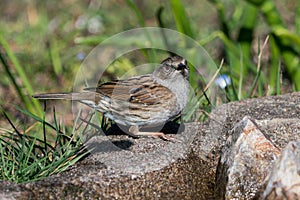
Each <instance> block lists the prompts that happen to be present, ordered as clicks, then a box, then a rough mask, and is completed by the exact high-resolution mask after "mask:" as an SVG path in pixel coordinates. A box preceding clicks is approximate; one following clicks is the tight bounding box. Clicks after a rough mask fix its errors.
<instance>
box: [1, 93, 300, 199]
mask: <svg viewBox="0 0 300 200" xmlns="http://www.w3.org/2000/svg"><path fill="white" fill-rule="evenodd" d="M244 116H249V118H251V119H253V120H254V119H255V120H254V121H255V123H253V124H257V127H258V130H260V131H261V132H262V133H263V135H264V136H266V137H265V138H267V139H268V138H269V139H270V141H271V143H272V144H273V145H274V147H273V146H271V143H270V144H269V143H265V142H262V143H260V142H259V141H266V142H267V141H268V140H267V139H265V138H263V137H262V136H260V134H258V130H257V131H256V132H257V134H258V135H256V137H254V138H260V139H259V140H257V143H253V142H252V143H251V141H248V144H249V147H251V145H252V147H253V145H254V144H259V145H261V147H263V146H264V145H265V144H267V145H268V147H270V148H272V150H273V151H272V152H269V151H264V150H263V149H261V150H260V151H261V153H262V155H265V156H266V157H267V158H268V159H270V158H271V157H272V155H274V157H276V156H275V155H277V151H276V149H280V150H281V149H282V148H285V147H286V145H287V144H288V142H289V141H292V140H295V141H297V140H299V130H300V123H299V119H300V93H292V94H288V95H281V96H275V97H265V98H260V99H249V100H245V101H241V102H233V103H229V104H226V105H222V106H220V107H218V108H216V109H215V110H214V111H213V112H212V113H211V114H210V118H209V119H208V120H207V121H206V122H205V123H188V124H185V128H184V131H183V132H179V133H177V134H175V135H172V136H174V137H175V138H176V139H179V140H181V142H175V143H170V142H166V141H163V140H161V139H153V138H139V139H134V138H131V137H129V136H127V135H124V134H123V135H122V134H119V135H109V136H106V137H103V136H101V135H99V136H97V137H94V138H92V140H91V141H90V142H89V145H90V146H89V147H93V145H94V147H96V149H94V150H93V151H92V154H91V155H90V156H88V157H87V158H86V159H84V160H83V161H81V162H79V163H77V164H76V165H74V166H72V167H70V168H69V169H68V170H67V171H65V172H63V173H60V174H56V175H53V176H50V177H47V178H45V179H43V180H40V181H36V182H30V183H22V184H14V183H11V182H3V181H2V182H0V185H1V186H0V196H1V197H7V198H15V199H159V198H161V199H200V200H201V199H220V198H225V193H221V192H220V191H226V188H225V189H224V188H223V189H222V188H221V189H217V190H216V188H217V183H218V184H219V183H220V184H222V185H223V186H226V184H227V182H221V180H225V179H226V177H224V178H225V179H222V178H220V177H222V176H221V174H220V173H219V172H220V171H222V170H221V162H219V161H220V157H221V155H222V153H223V152H224V151H225V150H223V149H227V150H228V153H230V152H232V153H234V152H237V150H238V149H239V148H237V147H236V148H235V147H234V146H232V145H234V144H236V143H234V142H232V143H229V142H227V143H226V141H230V140H229V139H228V138H230V137H231V138H232V141H237V140H238V138H239V137H236V138H235V136H233V135H232V134H233V133H234V132H233V131H231V130H234V127H236V126H237V125H236V124H237V123H238V122H240V121H241V120H242V119H243V118H244ZM275 120H277V122H278V123H277V122H276V121H275ZM260 122H261V123H260ZM255 126H256V125H255ZM269 130H270V131H269ZM251 134H252V133H251ZM244 138H245V139H246V138H247V137H246V136H245V137H244ZM249 138H250V137H249ZM247 140H249V139H247ZM240 142H241V143H240V144H243V141H240ZM250 144H251V145H250ZM240 147H241V146H240ZM230 149H231V150H230ZM252 149H253V148H252ZM254 149H255V148H254ZM225 152H226V151H225ZM226 155H227V158H228V161H234V159H235V156H234V155H229V154H226ZM236 155H237V154H236ZM246 155H247V154H246ZM252 155H256V156H258V157H260V158H261V163H262V165H263V166H269V164H270V163H269V162H267V161H263V160H262V156H261V155H258V154H249V155H248V158H249V161H253V160H254V159H255V158H252V157H251V156H252ZM233 158H234V159H233ZM270 160H271V159H270ZM274 160H275V159H274ZM244 162H246V160H245V159H244ZM270 162H273V161H270ZM245 164H248V163H245ZM270 167H271V166H270ZM217 168H218V169H219V170H217ZM224 169H225V168H224ZM244 169H245V167H243V166H242V170H244ZM255 170H257V171H258V170H259V168H257V169H255ZM262 170H264V169H262ZM223 171H224V172H225V171H226V170H223ZM244 172H245V171H244ZM257 173H258V174H260V172H259V171H258V172H257ZM216 177H218V179H216ZM231 177H232V176H231ZM241 177H243V178H244V179H243V180H246V177H245V176H243V175H241ZM261 177H263V175H262V176H261ZM270 180H271V179H270ZM248 185H249V184H248ZM255 187H257V188H259V184H257V185H256V186H255ZM246 189H247V188H245V190H246ZM249 191H250V193H251V194H252V193H254V192H255V191H256V189H255V190H249ZM246 192H247V191H246ZM222 194H224V195H222ZM249 198H252V195H250V196H249Z"/></svg>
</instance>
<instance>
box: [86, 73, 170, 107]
mask: <svg viewBox="0 0 300 200" xmlns="http://www.w3.org/2000/svg"><path fill="white" fill-rule="evenodd" d="M88 90H94V91H95V92H97V93H100V94H102V95H105V96H107V97H109V98H111V99H115V100H121V101H124V102H125V101H126V102H130V103H137V104H144V105H154V104H160V103H161V102H162V101H165V100H164V99H173V97H174V94H173V93H172V92H171V91H170V90H169V89H168V88H166V87H164V86H162V85H160V84H158V83H156V82H155V81H154V80H153V78H152V76H151V75H144V76H139V77H133V78H130V79H126V80H119V81H111V82H107V83H103V84H101V85H99V86H98V87H97V88H89V89H88Z"/></svg>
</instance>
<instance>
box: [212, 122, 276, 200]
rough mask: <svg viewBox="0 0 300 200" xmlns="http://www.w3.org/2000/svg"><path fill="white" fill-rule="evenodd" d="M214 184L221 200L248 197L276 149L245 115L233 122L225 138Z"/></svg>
mask: <svg viewBox="0 0 300 200" xmlns="http://www.w3.org/2000/svg"><path fill="white" fill-rule="evenodd" d="M223 151H224V153H223V155H222V157H221V161H220V164H219V170H220V172H219V173H218V176H217V182H216V185H218V186H219V187H218V189H219V194H220V196H221V197H223V196H225V199H252V198H254V197H255V194H256V193H257V191H258V190H259V189H260V188H261V186H262V183H263V180H264V179H265V177H266V175H267V174H268V171H269V168H270V167H271V166H272V164H273V162H274V161H275V160H276V159H277V157H278V156H279V155H280V150H279V149H278V148H276V147H275V146H274V145H273V144H272V143H271V141H269V140H268V139H267V138H266V137H265V135H264V134H263V133H262V132H261V131H260V130H259V128H258V127H257V125H256V124H255V123H254V122H253V121H252V120H251V119H250V118H249V117H244V119H243V120H242V121H241V122H239V123H238V124H236V126H235V127H234V128H233V130H232V133H231V134H230V136H229V137H228V139H227V141H226V145H225V147H224V149H223Z"/></svg>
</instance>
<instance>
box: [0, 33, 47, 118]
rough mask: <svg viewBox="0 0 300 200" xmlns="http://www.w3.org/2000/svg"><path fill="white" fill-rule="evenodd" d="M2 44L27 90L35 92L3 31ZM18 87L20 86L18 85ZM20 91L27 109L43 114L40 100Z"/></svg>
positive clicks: (0, 43) (0, 39)
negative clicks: (32, 98)
mask: <svg viewBox="0 0 300 200" xmlns="http://www.w3.org/2000/svg"><path fill="white" fill-rule="evenodd" d="M0 45H2V47H3V49H4V50H5V52H6V53H7V56H8V58H9V60H10V61H11V63H12V65H13V66H14V67H15V69H16V72H17V73H18V75H19V76H20V78H21V80H22V82H23V84H24V86H25V88H26V91H27V92H28V93H29V94H33V93H34V91H33V89H32V86H31V83H30V81H29V79H28V77H27V75H26V73H25V71H24V70H23V67H22V66H21V65H20V63H19V61H18V59H17V57H16V56H15V55H14V54H13V52H12V51H11V49H10V47H9V45H8V43H7V42H6V40H5V39H4V37H3V36H2V34H1V33H0ZM16 86H17V85H16ZM17 87H20V86H17ZM20 91H21V90H20ZM20 91H19V95H21V96H20V98H22V100H23V101H24V103H25V105H26V107H27V109H28V110H30V111H31V112H36V113H37V114H42V108H41V106H40V104H39V103H38V101H36V100H31V101H29V100H26V98H25V95H24V94H23V93H22V92H20Z"/></svg>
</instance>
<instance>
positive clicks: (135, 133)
mask: <svg viewBox="0 0 300 200" xmlns="http://www.w3.org/2000/svg"><path fill="white" fill-rule="evenodd" d="M129 133H131V134H132V135H133V136H152V137H160V138H161V139H164V140H167V141H174V138H172V137H169V136H167V135H165V134H164V133H162V132H143V131H140V130H139V127H138V126H130V128H129Z"/></svg>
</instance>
